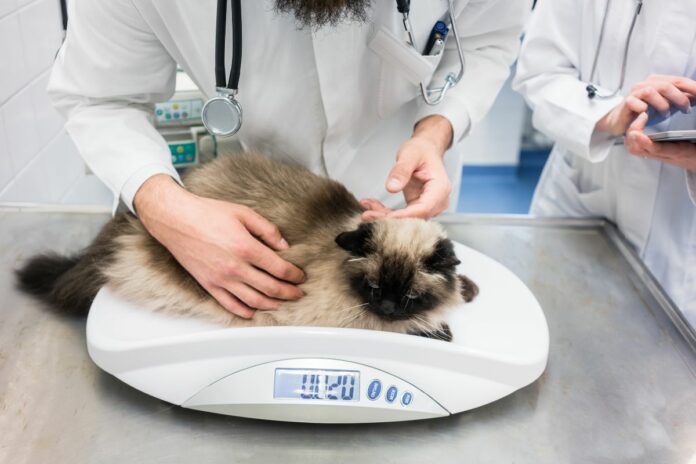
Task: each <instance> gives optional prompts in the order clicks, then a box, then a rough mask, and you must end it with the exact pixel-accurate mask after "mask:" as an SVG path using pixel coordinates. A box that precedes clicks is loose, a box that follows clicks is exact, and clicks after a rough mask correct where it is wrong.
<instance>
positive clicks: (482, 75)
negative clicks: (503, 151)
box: [49, 0, 531, 209]
mask: <svg viewBox="0 0 696 464" xmlns="http://www.w3.org/2000/svg"><path fill="white" fill-rule="evenodd" d="M242 3H243V5H242V12H243V13H242V15H243V59H242V71H241V80H240V89H239V101H240V102H241V104H242V106H243V111H244V123H243V126H242V129H241V131H240V133H239V136H240V140H241V142H242V144H243V145H244V146H245V147H246V148H248V149H249V148H251V149H258V150H261V151H263V152H265V153H267V154H270V155H272V156H275V157H280V158H292V159H294V160H295V161H297V162H299V163H301V164H303V165H305V166H307V167H309V168H310V169H312V170H313V171H315V172H318V173H323V174H328V175H330V176H332V177H334V178H337V179H339V180H341V181H343V182H344V183H346V184H347V185H348V187H349V188H351V189H352V190H353V191H354V192H355V193H356V194H357V195H358V196H360V197H366V196H375V197H378V198H382V199H385V193H386V192H385V189H384V183H385V181H386V176H387V173H388V171H389V169H390V167H391V166H392V164H393V162H394V160H395V155H396V153H397V149H398V147H399V145H400V144H401V143H402V142H403V141H405V140H406V139H407V138H408V137H409V136H410V134H411V131H412V128H413V125H414V123H416V122H417V121H418V120H420V119H421V118H423V117H425V116H426V115H429V114H441V115H444V116H446V117H447V118H449V120H450V121H451V122H452V125H453V127H454V134H455V135H454V138H455V141H459V140H460V139H461V138H462V137H463V136H464V135H465V134H466V133H467V132H468V131H469V129H470V127H471V125H472V124H473V123H476V122H477V121H479V120H480V119H482V118H483V116H484V115H485V113H486V112H487V111H488V109H489V108H490V106H491V105H492V103H493V101H494V99H495V96H496V95H497V93H498V91H499V89H500V87H501V86H502V84H503V82H504V81H505V78H506V76H507V75H508V73H509V66H510V64H511V63H512V62H513V60H514V58H515V56H516V53H517V51H518V48H519V36H520V33H521V30H522V27H523V24H524V20H525V18H526V16H527V11H528V10H529V9H530V7H531V2H530V1H527V0H524V1H521V0H516V1H514V2H509V1H506V0H460V1H456V2H455V4H456V14H457V17H458V24H459V27H460V30H461V35H462V37H461V40H462V43H463V45H464V47H465V49H466V58H467V70H466V74H465V75H464V78H463V80H462V81H461V82H460V83H459V85H458V86H457V87H456V88H455V89H453V90H451V92H450V94H449V95H448V96H447V98H446V100H445V101H444V102H443V103H442V104H440V105H438V106H436V107H428V106H426V105H425V104H423V103H422V102H421V101H420V98H419V97H418V88H417V86H416V83H417V82H418V81H419V80H420V79H424V80H426V81H427V80H430V79H431V78H432V77H433V72H434V70H435V69H436V66H437V71H436V74H437V77H438V79H437V82H441V79H442V77H443V76H444V74H446V71H450V70H455V71H456V70H457V69H458V64H459V60H458V59H457V55H456V50H455V43H454V41H453V40H449V41H448V43H447V48H446V50H445V52H444V53H442V54H441V55H440V56H438V57H422V56H421V55H420V53H416V52H414V51H413V50H412V48H410V47H408V46H407V45H406V43H405V41H404V40H403V36H404V32H403V26H402V23H401V17H400V15H399V14H398V13H397V11H396V2H395V1H394V0H379V1H376V2H375V3H374V7H373V10H374V11H373V13H372V16H371V19H370V20H369V21H368V22H367V23H366V24H355V23H354V24H347V25H341V26H339V27H337V28H324V29H321V30H318V31H311V30H309V29H303V30H300V29H298V27H297V24H296V23H295V20H294V18H292V17H291V16H288V15H285V16H279V15H277V14H276V13H275V12H274V10H273V4H274V2H273V1H272V0H263V1H262V0H245V1H244V2H242ZM215 4H216V1H215V0H197V1H173V0H73V1H71V2H69V6H70V11H69V17H70V26H69V30H68V33H67V38H66V41H65V44H64V46H63V47H62V49H61V51H60V53H59V55H58V58H57V61H56V64H55V67H54V69H53V72H52V75H51V80H50V84H49V93H50V95H51V97H52V99H53V102H54V104H55V105H56V106H57V107H58V108H59V109H60V110H61V111H62V112H63V113H64V114H65V115H66V116H67V118H68V122H67V126H66V127H67V130H68V132H69V133H70V135H71V136H72V138H73V140H74V141H75V144H76V145H77V147H78V149H79V151H80V153H81V154H82V156H83V157H84V159H85V161H86V162H87V164H88V166H89V167H90V168H91V170H92V171H93V172H94V173H95V174H96V175H97V176H98V177H100V178H101V179H102V180H103V181H104V182H105V183H106V184H107V185H108V186H109V187H110V188H111V190H112V191H113V192H114V194H115V196H116V197H117V198H118V197H120V198H121V199H122V200H123V201H124V203H126V205H127V206H129V207H130V208H131V209H132V200H133V196H134V195H135V193H136V191H137V189H138V188H139V187H140V185H141V184H142V183H143V182H144V181H145V180H146V179H147V178H148V177H150V176H152V175H154V174H157V173H167V174H169V175H171V176H172V177H174V178H178V177H177V175H176V172H175V171H174V169H173V167H172V164H171V161H170V154H169V151H168V148H167V145H166V144H165V142H164V140H163V139H162V137H161V136H160V135H159V134H158V133H157V131H156V130H155V129H154V128H153V126H152V110H153V104H154V103H155V102H160V101H164V100H167V99H168V98H169V97H170V96H171V95H172V93H173V91H174V76H175V66H176V65H175V63H179V64H180V65H181V66H182V67H183V68H184V70H185V71H186V72H187V73H188V74H189V75H190V76H191V78H192V79H193V80H194V81H195V82H196V83H197V84H198V86H199V87H200V88H201V89H202V90H203V91H204V92H205V93H206V94H207V95H208V96H212V95H214V93H215V78H214V66H213V65H214V59H213V57H214V39H215V34H214V30H215ZM411 8H412V13H411V16H412V19H413V26H414V29H415V36H416V39H417V41H418V43H419V44H421V45H423V44H425V41H426V39H427V36H428V35H429V33H430V30H431V28H432V26H433V25H434V23H435V22H436V21H437V20H438V19H441V18H443V17H444V16H445V14H446V12H447V1H446V0H427V1H418V2H413V4H412V6H411ZM230 29H231V25H230V23H229V22H228V33H227V39H228V47H227V50H228V52H227V54H228V55H229V50H230V49H231V45H230V43H231V40H232V39H231V36H232V34H231V32H230ZM450 39H451V36H450ZM394 44H396V45H394ZM227 59H228V66H229V56H228V58H227ZM438 65H439V66H438ZM228 69H229V68H228ZM451 151H453V152H454V153H449V154H448V156H447V158H446V161H447V164H448V168H449V173H450V175H451V177H452V179H453V180H454V182H455V184H456V183H457V182H458V179H459V172H460V169H461V168H460V162H459V154H458V153H457V152H456V150H451ZM391 200H392V201H395V200H396V197H393V198H391Z"/></svg>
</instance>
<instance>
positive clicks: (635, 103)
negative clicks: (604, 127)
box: [626, 95, 649, 113]
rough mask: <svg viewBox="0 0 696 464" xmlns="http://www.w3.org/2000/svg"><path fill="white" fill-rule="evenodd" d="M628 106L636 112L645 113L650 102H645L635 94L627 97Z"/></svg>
mask: <svg viewBox="0 0 696 464" xmlns="http://www.w3.org/2000/svg"><path fill="white" fill-rule="evenodd" d="M626 108H628V109H629V110H631V111H633V112H634V113H643V112H645V111H648V108H649V106H648V104H647V103H645V102H644V101H643V100H641V99H640V98H636V97H634V96H633V95H629V96H628V97H626Z"/></svg>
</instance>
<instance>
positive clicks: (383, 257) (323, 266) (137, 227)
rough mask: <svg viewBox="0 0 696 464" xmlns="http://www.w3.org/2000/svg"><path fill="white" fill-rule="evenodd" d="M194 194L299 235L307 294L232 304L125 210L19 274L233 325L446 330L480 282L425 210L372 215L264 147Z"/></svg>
mask: <svg viewBox="0 0 696 464" xmlns="http://www.w3.org/2000/svg"><path fill="white" fill-rule="evenodd" d="M184 183H185V185H186V186H187V188H188V189H189V190H190V191H191V192H193V193H194V194H197V195H200V196H203V197H208V198H213V199H218V200H224V201H229V202H232V203H237V204H242V205H245V206H248V207H250V208H252V209H254V210H255V211H256V212H258V213H259V214H261V215H262V216H264V217H265V218H267V219H268V220H270V221H271V222H272V223H274V224H276V225H277V226H278V228H279V229H280V231H281V233H282V235H283V236H284V237H285V238H286V240H287V241H288V242H289V243H290V248H289V249H288V250H287V251H284V252H282V253H281V255H282V256H283V258H285V259H286V260H288V261H290V262H292V263H293V264H295V265H297V266H299V267H301V268H302V269H303V270H304V271H305V273H306V275H307V280H306V281H305V282H304V283H303V284H302V285H301V288H302V289H303V291H304V292H305V294H306V296H305V297H303V298H302V299H301V300H299V301H287V302H284V303H283V304H282V306H281V308H280V309H278V310H276V311H259V312H257V313H256V315H255V316H254V318H253V319H251V320H245V319H241V318H239V317H236V316H234V315H232V314H231V313H229V312H227V311H226V310H224V309H223V308H222V307H221V306H220V305H219V304H218V303H217V302H216V301H215V300H214V299H213V298H212V297H211V296H210V295H208V293H207V292H205V290H204V289H203V288H202V287H200V285H199V284H198V283H197V282H196V280H195V279H193V277H191V276H190V275H189V274H188V273H187V272H186V271H185V270H184V269H183V268H182V267H181V266H180V265H179V263H178V262H177V261H176V260H175V259H174V257H173V256H172V255H171V254H170V253H169V252H168V251H167V250H166V249H165V248H164V247H163V246H162V245H160V244H159V243H158V242H157V241H156V240H155V239H154V238H152V237H151V236H150V235H149V233H148V232H147V231H146V230H145V228H144V227H143V225H142V224H141V223H140V221H138V219H137V218H136V217H134V216H133V215H131V214H119V215H117V216H115V217H114V218H113V219H112V220H111V221H109V222H108V223H107V224H106V225H105V226H104V228H103V230H102V231H101V232H100V234H99V235H98V236H97V238H96V239H95V240H94V242H93V243H92V244H91V245H90V246H89V247H88V248H87V249H86V250H85V251H83V252H82V253H81V254H79V255H78V256H76V257H73V258H65V257H61V256H58V255H42V256H37V257H34V258H33V259H31V260H30V261H29V262H28V263H27V264H26V265H25V266H24V267H23V268H22V269H20V270H19V271H18V272H17V275H18V279H19V283H20V286H21V288H22V289H24V290H25V291H27V292H28V293H31V294H34V295H37V296H39V297H40V298H42V299H43V300H44V301H46V302H48V303H49V304H51V305H52V306H53V307H56V308H58V309H61V310H62V311H63V312H68V313H74V314H86V313H87V311H88V310H89V306H90V305H91V302H92V300H93V299H94V297H95V295H96V293H97V291H98V290H99V288H101V287H102V286H104V285H108V286H109V287H110V288H111V289H112V291H114V292H115V293H116V294H117V295H119V296H120V297H122V298H124V299H127V300H129V301H132V302H134V303H136V304H138V305H140V306H142V307H143V308H147V309H150V310H155V311H161V312H165V313H168V314H174V315H180V316H187V317H201V318H206V319H208V320H212V321H216V322H219V323H221V324H227V325H232V326H261V325H313V326H338V327H353V328H364V329H375V330H387V331H393V332H402V333H417V334H419V335H429V336H433V337H435V338H440V339H443V337H444V338H445V339H446V338H447V337H448V336H446V334H447V333H449V332H448V329H447V327H446V326H445V325H444V320H445V316H446V314H447V311H448V310H449V309H451V308H452V307H454V306H456V305H457V304H459V303H462V302H464V301H465V300H466V301H468V300H470V298H472V297H473V295H475V293H476V287H475V285H474V284H473V283H472V282H471V281H469V280H468V279H465V278H463V277H461V276H457V274H456V265H457V264H458V263H459V261H458V260H457V259H456V256H455V255H454V252H453V248H452V243H451V242H450V241H449V240H448V239H447V238H446V236H445V234H444V230H443V229H442V227H441V226H440V225H439V224H437V223H434V222H428V221H423V220H419V219H401V220H395V219H385V220H378V221H375V222H372V223H370V224H363V223H362V222H361V220H360V215H361V213H362V209H361V208H360V205H359V203H358V201H357V200H356V199H355V197H354V196H353V195H352V194H351V193H350V192H348V190H346V188H345V187H343V186H342V185H341V184H339V183H337V182H335V181H332V180H330V179H326V178H322V177H319V176H316V175H314V174H311V173H310V172H309V171H307V170H306V169H304V168H302V167H300V166H296V165H291V164H286V163H280V162H277V161H272V160H270V159H268V158H265V157H262V156H258V155H240V156H227V157H223V158H219V159H217V160H215V161H213V162H211V163H209V164H207V165H205V166H202V167H200V168H197V169H194V170H193V171H191V172H190V173H189V174H188V175H187V176H185V177H184Z"/></svg>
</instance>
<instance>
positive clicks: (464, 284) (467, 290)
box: [457, 274, 479, 303]
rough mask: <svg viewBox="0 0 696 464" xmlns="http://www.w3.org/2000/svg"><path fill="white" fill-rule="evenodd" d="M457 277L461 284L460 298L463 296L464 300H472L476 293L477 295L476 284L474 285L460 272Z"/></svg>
mask: <svg viewBox="0 0 696 464" xmlns="http://www.w3.org/2000/svg"><path fill="white" fill-rule="evenodd" d="M457 277H459V283H460V284H461V292H462V298H464V301H466V302H467V303H468V302H470V301H472V300H473V299H474V298H476V295H478V293H479V288H478V285H476V284H475V283H474V282H473V281H472V280H471V279H469V278H468V277H467V276H463V275H461V274H460V275H458V276H457Z"/></svg>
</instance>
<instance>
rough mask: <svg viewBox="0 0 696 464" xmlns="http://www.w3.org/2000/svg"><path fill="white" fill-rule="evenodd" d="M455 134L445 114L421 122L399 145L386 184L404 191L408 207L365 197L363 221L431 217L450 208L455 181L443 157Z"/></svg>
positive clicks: (387, 186) (395, 190) (390, 190)
mask: <svg viewBox="0 0 696 464" xmlns="http://www.w3.org/2000/svg"><path fill="white" fill-rule="evenodd" d="M452 134H453V132H452V124H451V123H450V122H449V120H448V119H447V118H445V117H444V116H439V115H433V116H428V117H426V118H424V119H422V120H421V121H419V122H418V124H416V127H415V129H414V131H413V136H412V137H411V138H410V139H408V140H407V141H406V142H404V143H403V144H402V145H401V147H400V148H399V152H398V154H397V156H396V164H395V165H394V167H393V168H392V170H391V172H390V173H389V176H388V177H387V183H386V188H387V191H389V192H390V193H398V192H403V195H404V198H405V200H406V207H405V208H403V209H397V210H391V209H389V208H386V207H385V206H384V205H383V204H382V203H380V202H379V201H378V200H375V199H365V200H362V201H361V202H360V203H361V204H362V206H363V208H365V210H366V211H365V212H364V213H363V220H366V221H369V220H373V219H378V218H382V217H390V218H406V217H415V218H431V217H433V216H437V215H438V214H440V213H442V212H443V211H444V210H446V209H447V207H448V206H449V195H450V193H451V192H452V183H451V182H450V180H449V177H448V176H447V170H446V169H445V165H444V161H443V156H444V154H445V151H446V150H447V148H448V147H449V146H450V144H451V143H452Z"/></svg>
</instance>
